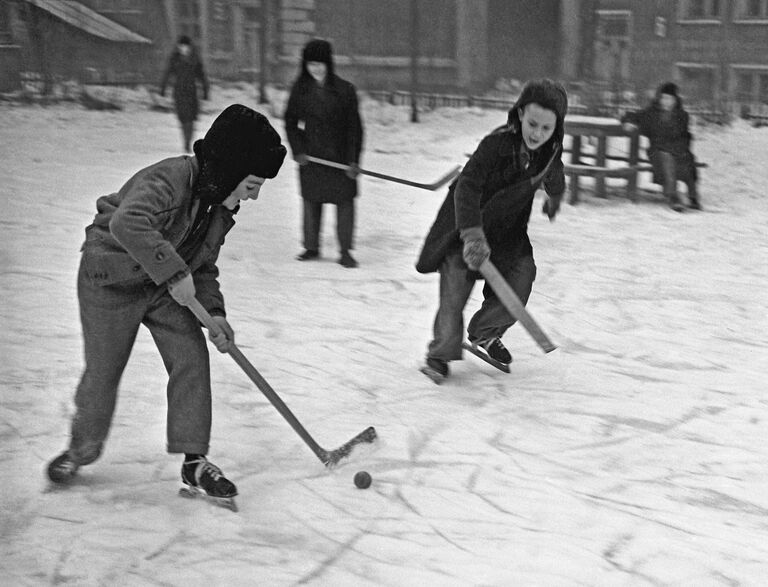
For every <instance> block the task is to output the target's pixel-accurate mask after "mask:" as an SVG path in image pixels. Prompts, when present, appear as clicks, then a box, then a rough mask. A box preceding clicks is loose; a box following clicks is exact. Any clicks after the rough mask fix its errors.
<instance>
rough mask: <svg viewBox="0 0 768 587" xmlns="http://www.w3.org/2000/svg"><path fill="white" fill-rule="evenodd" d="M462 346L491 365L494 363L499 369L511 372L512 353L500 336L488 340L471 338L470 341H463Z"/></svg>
mask: <svg viewBox="0 0 768 587" xmlns="http://www.w3.org/2000/svg"><path fill="white" fill-rule="evenodd" d="M462 347H463V348H464V349H465V350H468V351H469V352H470V353H472V354H473V355H475V356H476V357H478V358H479V359H482V360H483V361H485V362H486V363H488V364H489V365H493V366H494V367H496V368H497V369H498V370H499V371H504V373H509V364H510V363H511V362H512V355H511V354H510V353H509V351H508V350H507V348H506V347H505V346H504V344H503V343H502V342H501V339H500V338H489V339H486V340H480V339H470V340H469V342H468V343H466V342H465V343H462Z"/></svg>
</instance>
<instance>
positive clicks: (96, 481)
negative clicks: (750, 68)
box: [0, 90, 768, 586]
mask: <svg viewBox="0 0 768 587" xmlns="http://www.w3.org/2000/svg"><path fill="white" fill-rule="evenodd" d="M232 101H245V102H246V103H248V104H250V105H254V106H257V105H256V104H255V100H254V99H253V96H247V95H243V94H237V93H234V92H233V91H229V92H225V91H223V90H219V91H218V92H216V93H215V95H214V101H213V102H212V103H209V104H208V105H207V109H208V113H207V114H206V115H205V116H204V117H202V119H201V120H200V121H199V123H198V130H199V132H200V133H202V132H204V130H205V129H206V128H207V127H208V125H209V124H210V122H211V121H212V120H213V118H214V116H215V114H217V113H218V112H219V111H220V109H221V108H223V107H224V106H225V105H226V104H227V103H229V102H232ZM364 106H365V108H364V117H365V124H366V150H365V155H364V161H363V165H364V167H366V168H369V169H372V170H376V171H380V172H383V173H390V174H394V175H400V176H404V177H409V178H412V179H415V180H417V181H432V180H434V179H436V178H437V177H439V176H440V175H442V174H443V173H444V172H446V171H447V170H448V169H450V168H451V167H452V166H454V165H455V164H457V163H462V162H463V161H464V160H465V154H466V153H468V152H471V151H472V150H473V149H474V147H475V146H476V144H477V142H478V141H479V139H480V138H481V137H482V136H483V135H484V134H485V133H486V132H488V131H489V130H490V129H492V128H493V127H495V126H497V125H498V124H500V123H502V122H503V121H504V118H505V113H503V112H498V111H479V110H470V109H467V110H447V109H446V110H439V111H435V112H428V113H427V112H425V113H423V114H422V121H421V122H420V123H419V124H411V123H409V122H408V118H409V114H410V113H409V111H408V110H407V109H406V108H395V107H391V106H385V105H378V104H375V103H370V102H366V103H365V104H364ZM277 110H279V107H278V108H277ZM273 120H274V123H275V125H276V126H277V127H278V128H280V129H281V130H282V122H281V121H280V120H279V119H277V118H274V119H273ZM694 132H695V135H696V142H695V151H696V153H697V155H698V156H699V158H700V159H701V160H704V161H706V162H708V164H709V168H708V169H705V170H704V171H703V173H702V182H701V194H702V202H703V205H704V207H705V211H704V212H698V213H692V212H686V213H684V214H676V213H674V212H672V211H671V210H670V209H669V208H667V207H666V206H665V205H664V204H662V203H661V199H660V196H659V195H658V194H655V195H654V194H649V193H644V194H643V195H642V197H641V199H640V201H639V202H638V203H637V204H632V203H631V202H629V201H627V200H626V199H625V198H623V197H620V196H617V195H615V194H614V196H612V197H610V198H608V199H598V198H594V197H588V196H587V197H585V198H584V200H583V202H582V203H580V204H579V205H578V206H570V205H567V204H564V205H563V208H562V211H561V214H560V215H559V216H558V218H557V220H556V221H555V222H554V223H549V222H548V221H547V220H546V218H544V217H543V216H542V215H541V214H540V213H539V208H540V201H539V202H537V204H536V208H535V212H534V215H533V217H532V219H531V226H530V234H531V237H532V240H533V243H534V248H535V255H536V260H537V264H538V267H539V274H538V278H537V281H536V283H535V285H534V292H533V295H532V296H531V300H530V302H529V306H528V307H529V310H530V311H531V313H532V314H533V316H534V317H535V318H536V319H537V321H538V322H539V323H540V324H541V326H542V327H543V328H544V330H545V331H546V332H547V333H548V334H549V336H550V337H551V338H552V339H553V340H554V341H555V342H556V344H558V346H559V348H558V349H557V350H556V351H554V352H552V353H549V354H543V353H542V352H541V351H540V350H539V349H538V348H537V347H536V345H535V343H534V342H533V340H532V339H531V338H530V337H529V336H528V335H527V334H526V333H525V332H524V331H523V330H522V328H520V327H519V326H516V327H514V328H512V329H511V330H510V331H509V332H508V333H507V335H506V337H505V343H506V344H507V346H508V347H509V348H510V350H511V351H512V353H513V355H514V357H515V362H514V363H513V365H512V373H511V374H509V375H505V374H503V373H500V372H498V371H495V370H493V369H491V368H490V367H488V366H487V365H485V364H484V363H481V362H480V361H478V360H476V359H475V358H474V357H471V356H467V357H466V359H465V360H464V361H462V362H457V363H454V364H452V367H453V372H454V376H453V377H452V378H451V379H450V380H449V381H448V382H446V383H445V384H444V385H442V386H436V385H434V384H433V383H432V382H430V381H429V380H427V379H426V378H425V377H424V376H423V375H422V374H421V373H419V371H418V369H417V367H418V365H419V363H420V362H421V360H422V357H423V355H424V351H425V346H426V344H427V342H428V341H429V339H430V336H431V324H432V320H433V317H434V312H435V310H436V303H437V284H438V280H437V276H436V275H428V276H424V275H419V274H417V273H416V272H415V270H414V269H413V263H414V261H415V258H416V256H417V254H418V251H419V248H420V245H421V242H422V238H423V236H424V235H425V233H426V231H427V229H428V227H429V225H430V224H431V222H432V220H433V218H434V215H435V212H436V211H437V208H438V207H439V205H440V203H441V201H442V199H443V198H444V195H445V190H444V189H441V190H439V191H437V192H428V191H424V190H417V189H413V188H408V187H404V186H398V185H396V184H393V183H387V182H383V181H379V180H374V179H370V178H363V179H361V189H362V195H361V197H360V199H359V204H358V205H359V207H358V211H359V212H358V223H357V226H358V236H357V248H356V251H355V254H356V256H357V258H358V259H359V261H360V267H359V268H358V269H354V270H348V269H344V268H342V267H341V266H339V265H338V264H336V262H335V260H336V256H337V252H336V243H335V236H334V231H333V225H334V218H333V209H332V208H328V210H327V215H326V220H325V223H324V224H325V225H324V248H323V252H324V259H323V260H322V261H320V262H313V263H299V262H297V261H295V260H294V258H293V257H294V255H295V254H296V253H298V252H299V251H300V250H301V248H300V220H299V219H300V211H301V208H300V198H299V196H298V193H297V178H296V170H295V166H294V164H293V162H291V161H289V162H287V164H286V165H285V167H284V169H283V170H282V171H281V174H280V176H279V177H278V178H276V179H275V180H272V181H270V182H268V184H267V186H266V187H265V189H263V190H262V196H261V198H260V199H259V200H258V201H257V202H247V203H246V204H245V205H244V206H243V208H242V210H241V212H240V213H239V214H238V217H237V220H238V223H237V226H236V227H235V229H234V230H233V232H232V233H230V236H229V237H228V239H227V243H226V245H225V246H224V248H223V250H222V256H221V261H220V267H221V270H222V278H221V281H222V287H223V290H224V293H225V296H226V299H227V304H228V311H229V318H230V322H231V323H232V325H233V326H234V328H235V330H236V332H237V341H238V345H239V346H240V348H241V350H242V351H243V353H244V354H245V355H246V356H247V357H248V358H249V359H250V361H251V362H252V363H253V364H254V365H255V366H256V367H257V368H258V369H259V370H260V372H261V373H262V374H263V376H264V377H265V378H266V379H267V380H268V381H269V382H270V383H271V385H272V386H273V387H274V388H275V390H276V391H277V392H278V393H279V394H280V396H281V397H282V398H283V400H284V401H285V402H286V403H287V404H288V406H289V407H290V408H291V409H292V410H293V412H294V413H295V414H296V416H297V417H298V418H299V420H301V422H302V423H303V424H304V426H305V427H306V428H307V429H308V430H309V431H310V433H311V434H312V435H313V436H314V437H315V439H316V440H317V441H318V442H319V443H320V444H321V445H322V446H324V447H326V448H335V447H337V446H339V445H341V444H343V443H344V442H345V441H347V440H348V439H350V438H351V437H353V436H354V435H356V434H357V433H359V432H360V431H362V430H363V429H364V428H366V427H367V426H371V425H373V426H375V427H376V429H377V431H378V434H379V436H380V443H379V444H378V446H377V447H375V448H374V449H371V450H362V451H358V452H356V453H354V454H353V455H352V457H351V458H350V459H349V460H347V461H345V462H343V464H342V466H340V467H338V468H337V469H335V470H333V471H331V472H328V471H326V470H325V469H324V467H323V466H322V464H321V463H320V462H319V461H318V460H317V459H316V458H315V456H314V455H313V454H312V453H311V452H310V450H309V449H308V448H307V447H306V446H305V445H304V444H303V443H302V441H301V440H300V439H299V437H298V436H297V435H296V434H295V433H294V431H293V430H292V429H291V428H290V427H289V426H288V424H287V423H286V422H285V421H284V420H283V419H282V418H281V416H280V415H279V414H278V413H277V412H276V411H275V410H274V408H273V407H272V406H271V405H270V404H269V403H268V402H267V400H266V399H265V398H264V396H263V395H262V394H261V393H260V392H259V391H258V390H257V389H256V387H255V386H254V385H253V384H252V383H251V382H250V380H249V379H248V378H247V377H246V376H245V374H244V373H243V372H242V371H241V370H240V369H239V368H238V367H237V365H236V364H235V363H234V362H233V361H232V360H231V358H230V357H228V356H226V355H220V354H218V353H216V352H215V350H212V357H213V358H212V372H213V380H214V426H213V443H212V444H213V446H212V451H211V458H212V460H213V461H214V462H216V463H217V464H219V465H220V466H221V467H222V468H223V469H224V471H225V472H226V473H227V474H228V476H229V477H230V478H231V479H232V480H233V481H234V482H235V483H236V484H237V485H238V487H239V490H240V493H241V495H240V496H239V497H238V504H239V507H240V512H239V513H232V512H229V511H226V510H223V509H221V508H216V507H215V506H212V505H209V504H207V503H205V502H202V501H190V500H184V499H179V498H178V497H176V493H177V489H178V487H179V465H180V460H179V458H178V457H177V456H170V455H167V454H166V453H165V401H164V394H165V391H164V387H165V373H164V370H163V366H162V363H161V361H160V359H159V356H158V354H157V352H156V351H155V349H154V346H153V344H152V341H151V339H150V337H149V335H148V334H147V333H146V332H142V333H141V334H140V336H139V339H138V341H137V344H136V347H135V349H134V353H133V356H132V358H131V361H130V364H129V367H128V369H127V371H126V373H125V376H124V378H123V381H122V387H121V395H120V402H119V405H118V409H117V413H116V416H115V421H114V426H113V429H112V433H111V436H110V438H109V442H108V444H107V448H106V451H105V454H104V455H103V457H102V458H101V460H99V461H98V462H96V463H95V464H93V465H92V466H89V467H87V468H85V469H83V470H82V471H81V475H80V476H79V480H78V481H77V483H76V484H75V485H74V486H73V487H71V488H69V489H67V490H63V491H48V490H47V483H46V482H45V480H44V478H43V469H44V466H45V464H46V462H47V461H48V460H49V459H50V458H52V457H53V456H55V455H56V454H57V453H58V452H59V451H60V450H62V449H63V448H64V447H65V446H66V443H67V435H68V426H69V417H70V415H71V413H72V396H73V392H74V388H75V386H76V384H77V381H78V378H79V375H80V369H81V367H82V356H81V339H80V328H79V322H78V310H77V302H76V296H75V272H76V267H77V263H78V249H79V246H80V243H81V241H82V238H83V228H84V227H85V226H86V225H87V224H88V223H89V222H90V221H91V218H92V216H93V213H94V210H95V207H94V202H95V199H96V198H97V197H98V196H99V195H101V194H104V193H108V192H110V191H113V190H115V189H117V188H118V187H119V186H120V185H121V184H122V182H123V181H124V180H125V179H127V178H128V177H129V176H130V175H131V174H132V173H133V172H134V171H136V170H137V169H139V168H140V167H142V166H144V165H147V164H150V163H152V162H154V161H156V160H158V159H160V158H163V157H166V156H170V155H174V154H176V153H177V150H178V148H179V146H180V134H179V130H178V127H177V123H176V120H175V118H174V116H173V115H171V114H166V113H160V112H154V111H150V110H148V109H147V108H146V106H145V105H142V104H140V103H136V104H131V103H129V104H127V107H126V109H125V110H124V111H122V112H116V113H107V112H93V111H86V110H83V109H81V108H79V107H78V106H76V105H59V106H52V107H48V108H40V107H36V106H26V107H19V106H13V105H9V104H0V177H2V178H3V180H2V182H1V183H0V194H1V195H2V202H3V214H2V218H1V219H0V223H1V224H2V231H1V232H0V244H1V251H2V253H1V254H2V257H0V269H1V270H2V280H1V281H0V299H2V300H3V303H2V305H0V319H1V320H2V324H1V327H2V347H1V352H2V357H3V360H2V361H1V362H0V401H1V402H2V404H1V406H0V437H2V445H1V448H0V455H1V456H2V463H3V475H2V478H3V489H2V491H0V540H1V541H2V542H1V550H0V570H2V574H0V577H1V578H0V583H2V584H3V585H13V586H22V585H24V586H26V585H60V584H71V585H137V586H145V585H146V586H149V585H198V584H208V585H290V584H313V585H334V586H335V585H366V584H370V585H391V586H400V585H547V586H549V585H696V586H700V585H761V584H764V582H765V577H766V576H768V403H767V402H766V398H765V395H764V391H765V389H766V387H765V383H764V380H765V373H766V370H768V321H767V319H766V307H767V305H768V304H767V302H768V296H767V295H766V291H768V264H767V263H766V259H768V244H767V243H766V226H768V199H766V193H765V189H766V184H767V183H768V173H767V172H766V168H765V161H766V159H765V153H766V151H767V150H768V128H762V129H753V128H750V127H748V126H747V125H745V124H743V123H741V122H737V123H735V124H734V125H733V126H731V127H695V128H694ZM479 293H480V287H477V288H476V291H475V294H474V295H473V299H472V301H471V302H470V304H469V306H468V308H467V312H468V313H469V312H470V311H474V309H475V308H476V307H477V305H478V302H479ZM363 469H364V470H367V471H369V472H370V473H371V474H372V475H373V479H374V481H373V485H372V487H371V488H370V489H368V490H366V491H363V490H359V489H356V488H355V487H354V485H353V483H352V478H353V476H354V473H355V472H356V471H358V470H363Z"/></svg>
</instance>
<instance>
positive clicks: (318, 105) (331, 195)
mask: <svg viewBox="0 0 768 587" xmlns="http://www.w3.org/2000/svg"><path fill="white" fill-rule="evenodd" d="M284 119H285V129H286V133H287V135H288V142H289V143H290V146H291V151H292V152H293V158H294V159H295V160H296V162H297V163H298V164H299V181H300V185H301V197H302V199H303V244H304V249H305V250H304V252H303V253H301V254H300V255H299V256H298V257H297V259H298V260H300V261H309V260H312V259H317V258H319V257H320V227H321V221H322V209H323V204H335V205H336V235H337V238H338V241H339V249H340V253H341V256H340V257H339V263H340V264H341V265H343V266H344V267H357V261H356V260H355V259H354V258H353V257H352V255H351V253H350V251H351V250H352V248H353V242H354V227H355V197H356V196H357V193H358V187H357V175H358V171H357V170H358V169H359V163H360V154H361V153H362V149H363V125H362V122H361V120H360V113H359V111H358V101H357V91H356V89H355V86H354V85H352V84H351V83H349V82H348V81H345V80H343V79H342V78H340V77H339V76H338V75H336V74H335V72H334V66H333V54H332V47H331V44H330V43H329V42H328V41H324V40H321V39H314V40H312V41H309V42H308V43H307V44H306V46H305V47H304V50H303V53H302V60H301V71H300V72H299V75H298V77H297V79H296V81H295V82H294V84H293V86H292V88H291V92H290V96H289V98H288V105H287V107H286V110H285V116H284ZM308 155H309V156H313V157H318V158H321V159H326V160H328V161H333V162H336V163H341V164H344V165H348V166H349V168H350V169H349V170H347V171H344V170H340V169H336V168H333V167H328V166H325V165H321V164H317V163H311V162H309V161H307V156H308Z"/></svg>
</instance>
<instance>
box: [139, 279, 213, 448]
mask: <svg viewBox="0 0 768 587" xmlns="http://www.w3.org/2000/svg"><path fill="white" fill-rule="evenodd" d="M144 324H145V325H146V326H147V328H149V331H150V333H151V334H152V338H153V339H154V341H155V344H156V345H157V349H158V350H159V351H160V356H161V357H162V358H163V364H164V365H165V369H166V371H167V372H168V387H167V398H168V416H167V437H168V452H170V453H191V454H202V455H204V454H208V445H209V441H210V437H211V370H210V361H209V357H208V347H207V346H206V341H205V335H204V334H203V330H202V327H201V326H200V322H199V321H198V320H197V318H195V315H194V314H193V313H192V312H191V311H190V310H189V309H187V308H185V307H183V306H181V305H179V304H178V303H177V302H176V301H175V300H174V299H173V298H172V297H171V296H170V294H169V293H168V292H167V291H166V290H164V289H163V290H159V291H158V292H157V294H156V296H155V298H154V299H153V300H152V302H151V304H150V308H149V310H148V311H147V315H146V316H145V318H144Z"/></svg>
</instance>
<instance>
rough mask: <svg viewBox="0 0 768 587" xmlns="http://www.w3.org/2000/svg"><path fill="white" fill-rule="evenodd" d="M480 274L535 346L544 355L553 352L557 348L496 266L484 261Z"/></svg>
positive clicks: (488, 260)
mask: <svg viewBox="0 0 768 587" xmlns="http://www.w3.org/2000/svg"><path fill="white" fill-rule="evenodd" d="M480 273H482V274H483V277H485V280H486V281H487V282H488V283H489V284H490V286H491V287H492V288H493V291H494V292H496V295H497V296H499V299H500V300H501V303H502V304H504V307H505V308H506V309H507V311H508V312H509V313H510V314H512V316H513V317H515V318H516V319H517V321H518V322H520V324H522V325H523V328H525V329H526V330H527V331H528V334H530V335H531V336H532V337H533V340H535V341H536V344H538V345H539V346H540V347H541V349H542V350H543V351H544V352H545V353H548V352H550V351H553V350H555V349H556V348H557V347H556V346H555V345H554V343H553V342H552V341H551V340H549V337H547V335H546V334H544V331H543V330H542V329H541V328H539V325H538V324H536V321H535V320H534V319H533V317H532V316H531V315H530V314H529V313H528V310H526V309H525V306H524V305H523V302H521V301H520V298H518V297H517V294H516V293H515V292H514V290H513V289H512V288H511V287H510V286H509V284H508V283H507V281H506V280H505V279H504V277H503V276H502V275H501V273H499V270H498V269H496V266H495V265H494V264H493V263H491V261H490V259H487V260H485V261H484V262H483V264H482V265H480Z"/></svg>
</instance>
